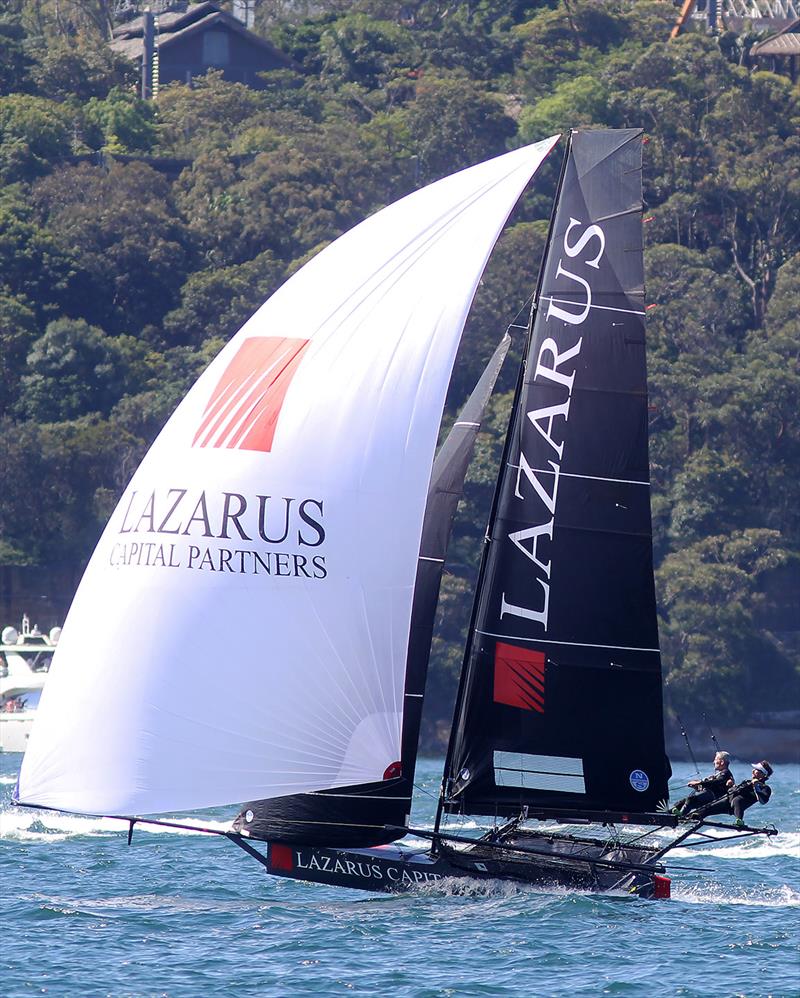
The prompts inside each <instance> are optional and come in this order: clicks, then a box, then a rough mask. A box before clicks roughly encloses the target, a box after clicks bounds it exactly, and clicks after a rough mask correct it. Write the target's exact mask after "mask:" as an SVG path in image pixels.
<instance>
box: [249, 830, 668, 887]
mask: <svg viewBox="0 0 800 998" xmlns="http://www.w3.org/2000/svg"><path fill="white" fill-rule="evenodd" d="M504 846H505V847H504V848H497V847H496V846H495V845H489V844H487V843H483V842H476V843H475V845H474V846H468V847H466V848H455V847H453V846H451V845H446V844H444V843H439V846H438V849H437V850H436V852H435V853H432V852H431V850H430V849H429V848H428V847H420V848H419V849H412V848H411V847H409V846H398V845H391V846H376V847H371V848H365V849H337V848H331V847H321V846H310V845H297V844H293V845H289V844H287V843H283V842H270V843H268V846H267V854H266V856H265V857H263V858H262V862H263V864H264V866H265V868H266V870H267V872H268V873H270V874H272V875H273V876H277V877H290V878H292V879H294V880H307V881H311V882H313V883H318V884H328V885H330V886H334V887H350V888H355V889H357V890H366V891H380V892H384V893H396V892H399V891H406V890H410V889H413V888H419V887H420V886H424V885H431V884H438V883H441V882H442V881H450V880H455V879H469V880H486V881H492V880H510V881H515V882H518V883H524V884H533V885H536V886H540V887H542V888H545V889H546V888H567V889H572V890H580V891H590V892H592V893H613V894H631V895H635V896H636V897H641V898H656V897H669V880H668V878H666V877H664V876H660V875H659V873H658V871H659V870H660V869H661V867H657V866H656V865H655V863H654V860H653V856H654V853H653V852H652V851H651V850H647V849H641V848H636V847H610V846H609V845H608V844H607V843H602V842H599V841H597V840H593V839H576V838H571V837H545V836H539V835H531V834H525V835H518V836H514V837H513V839H512V838H510V839H508V840H506V841H505V842H504ZM513 847H519V848H521V849H526V850H534V851H535V852H536V853H537V855H530V854H521V853H517V852H515V851H514V848H513ZM632 867H633V868H632Z"/></svg>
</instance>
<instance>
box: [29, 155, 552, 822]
mask: <svg viewBox="0 0 800 998" xmlns="http://www.w3.org/2000/svg"><path fill="white" fill-rule="evenodd" d="M555 141H556V140H555V139H549V140H547V141H545V142H542V143H538V144H537V145H533V146H529V147H527V148H524V149H520V150H516V151H515V152H513V153H509V154H507V155H505V156H502V157H499V158H497V159H495V160H491V161H489V162H487V163H483V164H481V165H479V166H476V167H473V168H471V169H469V170H465V171H463V172H461V173H459V174H456V175H454V176H452V177H448V178H445V179H444V180H442V181H439V182H438V183H436V184H433V185H431V186H430V187H427V188H425V189H423V190H421V191H419V192H417V193H415V194H412V195H410V196H408V197H407V198H404V199H403V200H401V201H399V202H397V203H395V204H394V205H391V206H390V207H388V208H386V209H384V210H383V211H381V212H379V213H378V214H376V215H374V216H373V217H371V218H369V219H367V220H366V221H365V222H363V223H362V224H361V225H359V226H357V227H356V228H355V229H353V230H352V231H350V232H349V233H347V234H346V235H344V236H343V237H341V238H340V239H339V240H337V241H336V242H335V243H333V244H332V245H331V246H329V247H328V248H327V249H325V250H324V251H323V252H322V253H320V254H319V255H318V256H317V257H316V258H314V259H313V260H312V261H311V262H310V263H309V264H307V265H306V266H305V267H304V268H303V269H302V270H300V271H299V272H298V273H297V274H296V275H295V276H294V277H292V278H291V279H290V280H289V281H288V282H287V283H286V284H285V285H284V286H283V287H282V288H281V289H280V290H279V291H278V292H277V293H276V294H275V295H274V296H273V297H272V298H271V299H270V300H269V301H268V302H267V303H266V304H265V305H264V306H263V307H262V308H261V309H260V310H259V311H258V312H257V313H256V314H255V315H254V316H253V318H252V319H251V320H250V321H249V322H247V323H246V325H245V326H244V327H243V328H242V330H240V332H239V333H238V334H237V335H236V336H235V337H234V338H233V339H232V340H231V342H230V343H228V345H227V346H226V347H225V348H224V350H223V351H222V352H221V353H220V355H219V356H218V357H217V358H216V360H215V361H214V362H213V363H212V364H211V366H210V367H209V368H208V370H207V371H206V372H205V373H204V374H203V375H202V377H201V378H200V379H199V380H198V382H197V383H196V384H195V386H194V387H193V388H192V390H191V391H190V392H189V394H188V395H187V397H186V398H185V400H184V401H183V402H182V403H181V405H180V406H179V407H178V409H177V410H176V412H175V414H174V415H173V416H172V418H171V419H170V420H169V422H168V423H167V425H166V427H165V428H164V430H163V431H162V433H161V434H160V436H159V437H158V439H157V440H156V442H155V443H154V445H153V446H152V448H151V449H150V451H149V453H148V454H147V456H146V457H145V459H144V461H143V462H142V464H141V466H140V468H139V469H138V471H137V472H136V474H135V476H134V478H133V480H132V481H131V483H130V485H129V486H128V488H127V489H126V491H125V493H124V495H123V497H122V500H121V501H120V504H119V506H118V507H117V509H116V511H115V512H114V514H113V515H112V517H111V519H110V521H109V524H108V526H107V528H106V530H105V532H104V534H103V536H102V538H101V540H100V542H99V544H98V546H97V549H96V551H95V553H94V555H93V557H92V560H91V562H90V564H89V567H88V569H87V571H86V574H85V576H84V578H83V581H82V582H81V585H80V587H79V590H78V593H77V595H76V597H75V601H74V603H73V606H72V608H71V610H70V613H69V616H68V618H67V622H66V624H65V627H64V631H63V634H62V638H61V641H60V643H59V648H58V651H57V653H56V656H55V661H54V664H53V669H52V672H51V675H50V678H49V680H48V685H47V687H46V689H45V693H44V696H43V698H42V703H41V706H40V708H39V717H38V720H37V722H36V724H35V727H34V730H33V732H32V735H31V739H30V744H29V748H28V751H27V753H26V755H25V759H24V762H23V766H22V771H21V774H20V782H19V787H18V798H19V801H20V802H21V803H25V804H37V805H44V806H48V807H56V808H61V809H64V810H71V811H78V812H91V813H106V814H108V813H139V814H143V813H156V812H161V811H165V810H172V809H179V808H180V809H184V808H197V807H206V806H213V805H219V804H225V803H231V802H238V801H243V800H257V799H263V798H268V797H275V796H279V795H281V794H291V793H298V792H301V791H309V790H318V789H323V788H332V787H337V786H344V785H354V784H359V783H363V782H367V781H375V780H381V779H383V778H384V777H385V776H386V775H387V774H389V775H391V773H392V772H394V770H393V768H392V767H393V766H394V764H395V763H396V762H397V760H398V759H399V758H400V742H401V727H402V715H403V687H404V674H405V666H406V657H407V648H408V638H409V621H410V615H411V604H412V596H413V588H414V579H415V573H416V568H417V555H418V552H419V545H420V536H421V531H422V521H423V513H424V507H425V497H426V493H427V488H428V480H429V476H430V472H431V465H432V460H433V453H434V448H435V444H436V438H437V431H438V427H439V422H440V419H441V414H442V408H443V403H444V396H445V392H446V389H447V384H448V380H449V377H450V371H451V368H452V364H453V360H454V357H455V352H456V348H457V345H458V341H459V338H460V335H461V330H462V328H463V324H464V321H465V318H466V314H467V311H468V308H469V305H470V303H471V300H472V297H473V295H474V292H475V288H476V285H477V282H478V279H479V277H480V274H481V272H482V270H483V268H484V266H485V263H486V260H487V258H488V255H489V253H490V251H491V248H492V246H493V244H494V242H495V240H496V239H497V236H498V234H499V232H500V229H501V228H502V225H503V223H504V221H505V219H506V218H507V216H508V213H509V212H510V210H511V208H512V207H513V205H514V203H515V202H516V200H517V199H518V197H519V195H520V193H521V192H522V190H523V188H524V186H525V185H526V183H527V182H528V180H529V179H530V177H531V176H532V174H533V173H534V172H535V171H536V169H537V168H538V166H539V164H540V163H541V161H542V159H543V158H544V156H545V155H546V154H547V152H548V151H549V150H550V149H551V148H552V146H553V145H554V143H555Z"/></svg>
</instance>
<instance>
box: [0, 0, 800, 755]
mask: <svg viewBox="0 0 800 998" xmlns="http://www.w3.org/2000/svg"><path fill="white" fill-rule="evenodd" d="M13 9H14V10H15V11H17V12H18V13H17V14H16V15H12V14H11V13H6V14H4V15H2V16H0V182H2V187H1V188H0V412H1V413H2V414H3V420H2V422H0V474H2V476H3V482H4V488H3V490H0V562H2V560H3V559H5V560H6V561H13V562H15V563H35V562H37V561H39V562H41V561H45V560H52V559H53V558H56V557H57V558H58V559H60V560H67V561H70V562H72V563H75V564H77V563H79V562H80V561H82V560H84V559H85V558H86V557H87V555H88V553H89V551H90V549H91V546H92V543H93V542H94V540H95V539H96V537H97V535H98V533H99V531H100V529H101V527H102V523H103V519H104V517H105V516H106V515H107V513H108V511H109V510H110V509H111V508H112V507H113V504H114V502H115V500H116V497H117V496H118V495H119V494H120V492H121V489H122V487H123V486H124V484H125V482H126V480H127V477H128V476H129V474H130V472H131V470H132V469H133V467H134V466H135V463H136V461H137V460H138V459H139V458H140V456H141V455H142V454H143V453H144V451H145V450H146V447H147V445H148V444H149V442H150V441H151V440H152V439H153V438H154V436H155V435H156V433H157V432H158V430H159V428H160V427H161V425H163V422H164V421H165V420H166V419H167V418H168V416H169V414H170V413H171V412H172V410H173V409H174V407H175V405H176V404H177V403H178V401H179V400H180V398H181V397H182V396H183V394H184V393H185V391H186V390H187V389H188V388H189V386H190V385H191V384H192V383H193V381H194V380H195V379H196V377H197V376H198V375H199V373H200V372H201V371H202V370H203V368H204V367H205V366H206V364H207V363H208V362H209V360H210V359H211V357H213V356H214V354H215V353H216V352H217V351H218V350H219V349H220V348H221V346H222V345H223V344H224V342H225V341H226V340H227V339H228V338H229V337H230V336H231V335H233V333H234V332H235V330H236V329H237V328H238V327H239V326H240V325H241V324H242V323H243V322H244V321H246V319H247V317H248V316H249V314H251V312H252V311H254V310H255V309H256V308H257V307H258V306H259V305H260V304H261V302H262V301H263V300H264V299H265V298H266V297H268V295H269V294H271V293H272V292H273V291H274V290H275V288H276V287H277V286H278V284H279V283H280V282H281V281H282V280H284V279H285V278H286V277H287V276H288V275H290V274H291V273H293V272H294V271H295V270H297V269H298V268H299V267H300V266H301V265H302V264H303V262H305V261H306V260H308V259H309V258H310V257H311V256H312V255H313V254H314V253H315V252H317V251H318V250H319V249H320V248H321V247H322V246H324V245H326V244H327V243H328V242H330V241H331V240H333V239H335V238H336V237H337V236H338V235H339V234H340V233H341V232H342V231H343V230H345V229H347V228H349V227H351V226H352V225H354V224H356V223H357V222H358V221H360V220H361V219H363V218H364V217H366V216H367V215H369V214H370V213H371V212H373V211H375V210H377V209H378V208H380V207H381V206H382V205H383V204H386V203H387V202H389V201H392V200H394V199H396V198H398V197H400V196H402V195H403V194H405V193H407V192H408V191H410V190H412V189H414V188H417V187H419V186H421V185H422V184H424V183H426V182H428V181H431V180H435V179H437V178H438V177H441V176H444V175H446V174H448V173H451V172H453V171H455V170H458V169H460V168H461V167H466V166H469V165H470V164H472V163H475V162H477V161H479V160H483V159H486V158H488V157H490V156H493V155H496V154H498V153H502V152H503V151H504V150H505V149H507V148H509V147H512V146H518V145H521V144H523V143H525V142H529V141H531V142H532V141H536V140H538V139H541V138H544V137H545V136H546V135H549V134H552V133H554V132H556V131H561V130H566V129H567V128H568V127H576V126H586V125H596V126H629V127H633V126H640V127H643V128H645V129H646V131H647V133H648V139H649V142H648V144H647V145H646V146H645V168H644V182H645V200H646V204H647V215H648V216H649V221H648V224H647V226H646V227H645V236H646V273H647V284H648V300H649V302H652V303H653V304H655V306H656V307H655V308H654V309H653V310H652V311H651V312H649V322H648V344H649V350H648V357H649V380H650V402H651V412H652V415H651V426H650V429H651V468H652V478H653V483H654V489H653V497H652V512H653V524H654V536H655V557H656V564H657V566H658V590H659V599H660V606H661V609H662V611H663V614H664V624H663V629H662V635H663V639H664V640H663V644H664V661H665V664H666V666H667V668H668V669H669V673H670V687H669V690H670V694H669V697H670V699H671V702H672V704H673V706H676V707H678V709H680V710H681V711H682V713H683V714H684V715H685V716H687V717H692V716H696V715H697V713H698V712H699V711H700V710H701V708H704V709H706V710H707V711H708V713H709V716H710V717H714V718H715V719H716V720H718V721H720V722H721V721H722V720H724V719H727V720H733V719H735V718H736V717H738V716H743V715H744V714H745V713H746V712H747V710H748V709H749V708H748V704H750V703H755V702H756V696H757V691H756V690H755V687H754V682H753V676H754V675H755V674H756V672H757V671H758V674H759V675H760V676H762V678H763V677H766V679H767V680H768V681H769V682H768V686H769V690H770V691H771V693H770V697H771V699H770V702H768V703H765V702H764V687H763V685H762V686H761V687H760V688H759V691H758V693H759V694H760V699H758V707H759V709H770V708H771V707H776V706H780V705H781V698H783V699H785V700H786V701H787V702H789V701H790V698H791V696H792V695H793V694H796V692H797V685H796V684H797V679H796V678H795V677H796V668H797V642H796V640H795V641H792V640H789V639H787V637H786V633H788V632H789V631H790V629H791V628H792V627H796V626H797V625H796V619H795V618H796V608H793V607H791V608H790V606H789V604H790V602H791V601H790V598H789V597H788V596H787V593H791V592H792V591H796V589H795V590H793V589H792V586H795V587H796V585H797V581H796V580H797V578H798V577H800V566H798V552H800V476H798V474H797V468H798V467H800V416H799V415H798V414H800V360H799V358H800V319H799V318H798V314H797V301H798V297H799V296H800V139H798V135H800V87H798V85H797V84H796V83H794V84H793V83H792V82H791V81H790V80H788V79H787V78H785V77H782V76H777V75H775V74H772V73H765V72H760V71H755V72H754V71H751V70H750V69H748V68H745V67H744V66H743V65H741V64H740V63H741V61H742V55H743V53H744V52H745V51H746V49H747V47H748V45H749V44H750V43H751V42H752V40H753V36H752V33H750V34H746V35H741V36H738V37H733V36H731V34H730V33H727V34H725V35H723V36H722V37H721V38H720V39H715V38H712V37H707V36H706V35H704V34H703V33H700V32H693V31H689V32H685V33H683V34H682V35H681V36H680V37H679V38H677V39H675V40H674V41H672V42H668V41H667V37H668V35H669V31H670V28H671V26H672V23H673V22H674V18H675V9H674V7H673V6H672V5H670V4H665V3H660V2H656V0H640V2H637V3H635V4H634V3H629V2H627V0H624V2H623V0H548V2H547V3H542V2H540V0H448V2H445V0H323V2H321V3H317V2H315V3H312V2H310V0H308V2H306V0H262V2H261V3H260V4H259V8H258V12H257V18H258V21H257V30H259V31H262V32H263V33H264V34H265V35H267V36H268V37H269V38H270V39H271V40H272V41H273V42H275V43H277V44H278V45H279V47H281V48H282V49H283V51H285V52H286V53H287V54H288V55H290V56H291V58H292V59H293V60H294V63H295V65H294V67H293V68H291V69H283V70H279V71H275V72H270V73H268V74H265V75H264V83H265V85H266V86H265V89H263V90H260V91H255V90H251V89H249V88H248V87H245V86H243V85H241V84H237V83H230V82H227V81H226V80H225V79H224V77H223V75H222V73H221V72H218V71H212V72H209V73H208V74H207V75H205V76H203V77H200V78H199V79H196V80H195V81H194V83H193V86H192V87H191V88H190V87H187V86H184V85H181V84H171V85H169V86H166V87H163V88H162V89H161V92H160V94H159V98H158V102H157V103H156V104H154V103H146V104H145V103H142V102H141V101H139V100H138V99H137V98H136V97H135V96H133V94H134V92H135V89H134V88H135V82H136V77H137V67H136V66H135V65H134V64H132V63H128V62H126V61H125V60H121V59H120V58H118V57H117V56H115V55H113V54H112V53H111V50H110V48H109V47H108V45H107V43H106V39H107V37H108V35H109V31H110V27H111V25H110V23H109V20H108V19H109V16H110V15H109V12H110V11H111V7H110V6H109V5H108V4H107V3H106V2H105V0H58V2H57V0H15V3H14V5H13ZM115 158H117V159H118V160H119V161H118V162H115ZM558 159H559V157H558V156H553V157H551V159H550V160H549V161H548V162H547V163H546V164H545V166H544V169H543V170H542V171H541V173H540V175H539V178H538V182H537V185H536V188H535V189H534V190H533V191H532V192H529V193H528V194H526V195H525V196H524V197H523V199H522V201H521V203H520V205H519V206H518V208H517V209H516V212H515V215H514V218H513V220H512V224H511V225H510V226H509V227H508V228H507V230H506V232H505V233H504V235H503V237H502V238H501V240H500V242H499V244H498V246H497V248H496V251H495V253H494V254H493V257H492V259H491V261H490V264H489V267H488V269H487V271H486V273H485V275H484V277H483V280H482V282H481V285H480V287H479V289H478V293H477V295H476V299H475V302H474V307H473V309H472V312H471V314H470V317H469V320H468V323H467V327H466V330H465V334H464V340H463V348H462V350H461V353H460V356H459V360H458V364H457V367H456V370H455V373H454V376H453V379H452V383H451V390H450V394H449V397H448V402H447V412H446V415H445V423H448V422H451V421H452V420H453V419H454V417H455V413H456V412H457V411H458V409H459V407H460V405H461V403H462V402H463V400H464V399H465V397H466V396H467V394H468V393H469V391H470V390H471V388H472V386H473V385H474V383H475V381H476V380H477V378H478V377H479V375H480V373H481V370H482V368H483V365H484V363H485V362H486V360H487V359H488V357H489V356H490V354H491V352H492V351H493V349H494V347H495V345H496V343H497V341H498V340H499V338H500V336H501V335H502V333H503V330H504V327H505V325H506V324H507V323H508V322H509V321H511V320H512V319H513V318H514V316H515V315H517V313H519V314H520V316H521V321H522V322H524V321H525V319H526V317H527V304H526V302H527V299H528V298H529V295H530V293H531V291H532V290H533V281H534V279H535V275H536V273H537V270H538V264H539V257H540V254H541V251H542V247H543V245H544V237H545V233H546V230H547V220H548V218H549V212H550V207H551V193H552V191H553V190H554V188H555V183H556V178H557V175H558V170H559V163H558ZM129 160H139V161H134V162H129ZM126 161H128V162H126ZM154 167H156V168H154ZM519 339H521V337H518V340H519ZM520 351H521V345H520V343H519V342H518V343H517V344H516V345H515V347H514V349H513V350H512V353H511V355H510V356H509V358H508V360H507V362H506V367H505V370H504V371H503V373H502V374H501V377H500V380H499V382H498V392H497V395H496V396H495V398H494V399H493V400H492V403H491V405H490V407H489V411H488V413H487V416H486V419H485V422H484V431H483V432H482V434H481V435H480V438H479V441H478V446H477V449H476V458H475V461H474V463H473V466H472V469H471V472H470V480H469V482H468V488H467V494H466V498H465V500H464V502H463V504H462V511H461V520H460V523H459V525H458V527H457V529H456V531H455V533H454V536H453V541H452V544H451V549H450V567H449V572H450V574H448V575H446V577H445V581H444V584H443V594H442V600H441V603H440V608H439V611H440V612H439V622H438V625H437V627H438V631H437V637H436V639H435V641H434V647H433V659H432V661H433V667H432V673H431V678H430V690H431V697H430V704H431V710H432V713H430V712H429V714H428V716H427V720H426V730H427V731H428V732H429V735H430V737H434V736H437V737H438V735H440V734H441V730H442V723H443V722H442V719H443V718H445V717H446V716H447V715H448V713H449V705H450V703H451V700H452V696H453V692H454V686H455V677H456V675H457V672H458V669H459V668H460V659H461V650H460V649H461V642H462V638H463V630H464V627H465V626H466V620H467V618H468V616H469V602H470V599H471V592H472V586H473V583H474V573H475V570H476V566H477V561H478V558H479V554H480V549H481V543H482V537H483V530H484V523H485V518H486V514H487V510H488V508H489V504H490V500H491V494H492V489H493V484H494V479H495V469H496V464H497V461H498V459H499V454H500V450H501V448H502V443H503V438H504V433H505V426H506V423H507V418H508V411H509V407H510V404H511V392H512V389H513V386H514V383H515V379H516V370H517V363H518V360H519V356H520ZM31 496H35V497H36V502H35V503H32V502H31ZM55 552H57V553H58V554H55ZM793 580H794V581H793ZM793 611H794V612H793ZM793 684H795V685H793Z"/></svg>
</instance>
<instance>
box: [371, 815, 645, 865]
mask: <svg viewBox="0 0 800 998" xmlns="http://www.w3.org/2000/svg"><path fill="white" fill-rule="evenodd" d="M385 827H386V830H387V831H390V832H392V831H401V830H403V831H405V832H407V833H408V834H409V835H418V836H419V837H420V838H423V839H432V840H433V841H434V842H436V841H437V840H441V841H447V840H449V841H451V842H460V843H464V844H466V845H471V846H481V847H483V848H488V849H496V850H498V851H506V852H518V853H520V854H522V855H529V856H546V857H547V858H548V859H551V860H554V861H562V862H567V861H569V859H570V857H569V856H559V855H555V854H553V853H552V852H549V851H548V850H546V849H531V848H529V847H528V846H515V845H511V844H510V843H508V842H491V841H490V840H489V839H483V840H481V841H478V840H477V839H471V838H468V837H467V836H465V835H449V834H446V833H443V832H430V831H427V830H426V829H421V828H408V827H406V826H405V825H399V826H398V825H386V826H385ZM544 837H547V838H550V837H552V836H544ZM578 861H579V862H583V863H589V864H591V865H594V866H609V867H614V868H618V869H624V870H641V871H643V872H645V873H663V872H664V867H663V866H660V865H653V866H649V865H644V864H641V863H623V862H620V861H619V860H614V859H584V858H583V857H579V858H578Z"/></svg>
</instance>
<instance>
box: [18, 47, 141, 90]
mask: <svg viewBox="0 0 800 998" xmlns="http://www.w3.org/2000/svg"><path fill="white" fill-rule="evenodd" d="M33 56H34V59H35V61H34V63H33V66H32V67H31V69H30V77H31V81H32V83H33V85H34V86H35V87H36V91H37V92H38V94H39V95H40V96H42V97H48V98H50V99H51V100H56V101H69V102H73V101H76V100H77V101H87V100H90V99H91V98H98V99H103V98H105V97H107V96H108V94H109V92H110V91H111V90H112V88H114V87H125V88H126V89H128V90H130V87H131V85H132V84H134V83H135V81H136V76H137V73H136V67H135V66H134V64H133V63H131V62H130V61H129V60H127V59H123V58H122V57H120V56H118V55H116V54H115V53H114V52H113V51H112V50H111V49H110V48H109V47H108V45H106V44H105V41H101V40H100V39H99V38H97V37H96V36H91V35H86V34H81V35H78V36H77V37H70V38H56V39H52V38H51V39H49V40H47V41H45V39H43V38H42V39H40V40H39V41H38V44H37V45H35V46H34V48H33Z"/></svg>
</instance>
